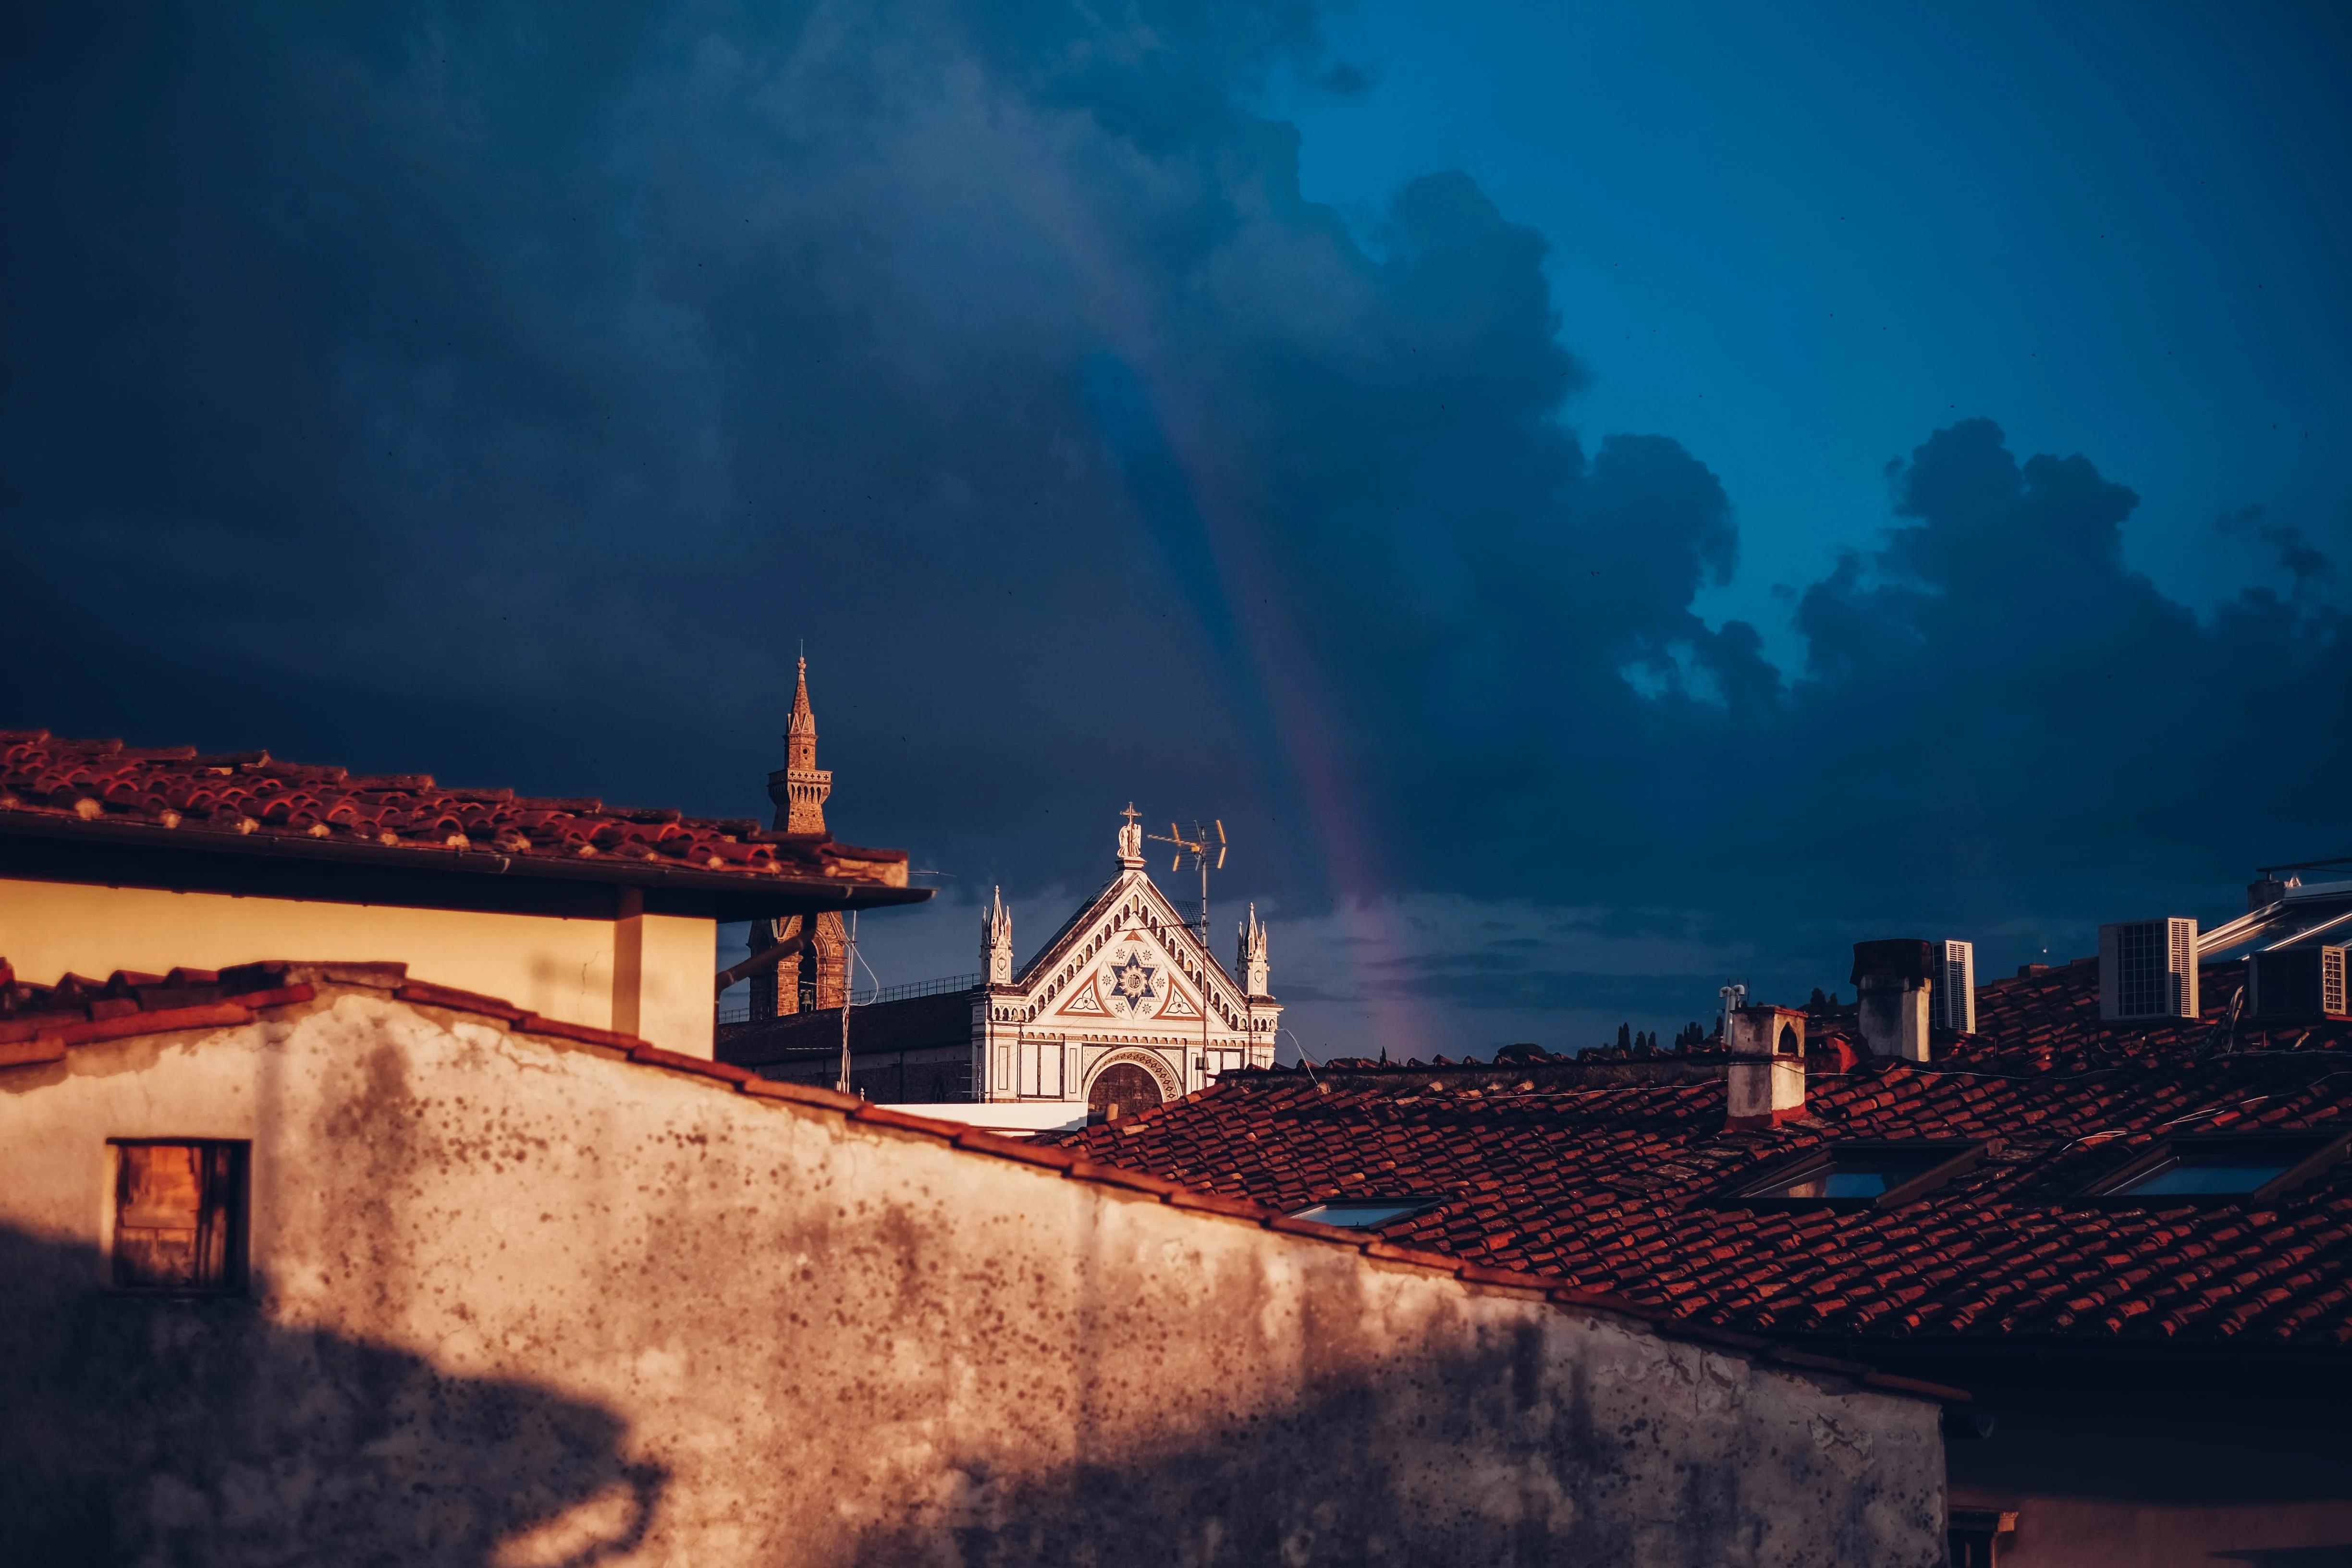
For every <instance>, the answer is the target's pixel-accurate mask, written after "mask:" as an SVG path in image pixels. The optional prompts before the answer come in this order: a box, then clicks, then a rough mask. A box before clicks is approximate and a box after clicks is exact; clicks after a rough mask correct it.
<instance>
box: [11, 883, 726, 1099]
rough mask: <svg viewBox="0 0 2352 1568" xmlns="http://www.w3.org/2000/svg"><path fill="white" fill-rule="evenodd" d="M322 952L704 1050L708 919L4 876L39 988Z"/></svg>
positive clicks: (711, 950) (23, 953)
mask: <svg viewBox="0 0 2352 1568" xmlns="http://www.w3.org/2000/svg"><path fill="white" fill-rule="evenodd" d="M616 952H617V954H618V957H619V960H620V962H619V963H617V964H616V963H615V956H616ZM329 953H331V954H334V955H336V956H338V957H342V958H351V959H365V960H369V961H373V962H376V963H405V964H407V965H408V966H409V969H410V971H411V972H412V973H415V974H416V975H418V976H419V977H421V978H428V979H430V980H432V981H434V982H435V983H436V984H441V985H455V986H457V987H458V988H459V989H461V990H465V991H478V992H481V993H483V994H486V995H490V996H502V997H504V998H505V999H506V1000H508V1001H509V1002H512V1003H514V1004H515V1005H518V1006H521V1007H527V1008H529V1009H530V1010H531V1011H532V1012H534V1013H541V1014H544V1015H546V1016H548V1017H551V1018H562V1019H563V1020H564V1021H566V1022H567V1023H573V1024H585V1025H587V1026H589V1027H591V1028H595V1029H618V1030H620V1031H621V1032H622V1033H624V1034H634V1035H639V1036H642V1037H644V1038H646V1039H648V1040H651V1041H653V1042H654V1043H655V1044H656V1045H658V1046H660V1047H664V1048H665V1049H667V1050H673V1051H684V1052H686V1053H687V1054H688V1055H689V1056H698V1057H708V1056H709V1055H710V1051H711V1034H712V1028H713V1024H714V1017H715V1015H714V1012H713V1008H712V1005H711V1003H712V996H711V986H710V982H711V977H712V976H713V975H714V974H716V973H718V971H719V927H718V924H717V923H716V922H715V921H707V920H695V919H690V918H688V917H686V916H682V915H639V916H636V917H634V918H633V919H631V920H626V921H608V920H566V919H562V918H559V917H556V916H552V915H509V914H480V913H476V912H473V911H470V910H422V909H409V908H406V907H404V906H400V905H394V904H336V903H322V902H318V901H314V900H299V899H263V898H236V897H231V896H230V895H228V894H226V893H173V892H164V891H161V890H157V889H147V888H100V887H88V886H84V885H81V884H79V883H72V882H29V881H19V880H11V879H0V955H5V957H6V958H7V960H8V961H9V963H12V964H13V965H15V967H16V973H17V975H18V977H19V978H21V979H24V980H28V981H31V982H32V983H34V984H39V985H49V984H56V982H57V981H58V979H59V978H60V977H62V976H64V975H66V974H69V973H70V974H83V975H88V976H90V977H91V978H93V979H102V978H104V977H105V976H106V975H109V974H111V973H114V972H115V971H116V970H118V969H129V970H134V971H138V972H140V973H148V974H162V973H166V972H167V971H170V970H172V969H173V968H177V967H182V966H185V967H188V968H192V969H226V968H229V967H231V966H232V965H235V964H239V963H255V962H257V961H259V960H263V959H275V958H290V959H303V958H316V957H319V956H320V955H322V954H329Z"/></svg>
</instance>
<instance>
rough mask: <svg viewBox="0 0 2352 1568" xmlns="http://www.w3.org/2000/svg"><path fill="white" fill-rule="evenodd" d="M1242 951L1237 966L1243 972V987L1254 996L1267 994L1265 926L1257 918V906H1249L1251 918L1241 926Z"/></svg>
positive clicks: (1238, 956) (1238, 955)
mask: <svg viewBox="0 0 2352 1568" xmlns="http://www.w3.org/2000/svg"><path fill="white" fill-rule="evenodd" d="M1241 937H1242V940H1241V951H1240V952H1239V953H1238V954H1237V955H1236V957H1237V960H1238V962H1237V963H1236V964H1235V967H1236V968H1238V969H1239V970H1240V971H1241V973H1242V989H1243V990H1244V991H1245V992H1246V993H1247V994H1250V995H1252V996H1263V995H1265V994H1266V990H1265V985H1266V975H1267V964H1266V957H1265V925H1264V924H1263V923H1262V922H1261V921H1259V920H1258V918H1257V906H1256V905H1255V904H1252V905H1251V906H1250V907H1249V919H1248V920H1247V921H1244V922H1243V924H1242V927H1241Z"/></svg>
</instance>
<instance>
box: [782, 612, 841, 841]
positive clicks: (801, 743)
mask: <svg viewBox="0 0 2352 1568" xmlns="http://www.w3.org/2000/svg"><path fill="white" fill-rule="evenodd" d="M832 794H833V775H832V774H831V773H827V772H826V771H824V769H823V768H820V767H818V766H817V765H816V715H815V714H814V712H812V711H810V710H809V696H808V657H807V656H806V655H805V654H803V656H802V657H801V668H800V678H799V679H798V680H797V681H796V682H795V683H794V685H793V716H792V720H791V721H790V722H788V723H787V724H786V725H785V726H784V765H783V766H782V767H781V768H779V769H777V770H776V771H775V772H774V773H770V774H769V775H768V798H769V799H770V800H772V801H774V802H775V803H776V826H777V827H778V829H780V830H781V831H782V832H785V833H814V834H816V835H817V836H818V837H824V834H825V826H824V803H825V800H826V798H827V797H828V796H830V795H832Z"/></svg>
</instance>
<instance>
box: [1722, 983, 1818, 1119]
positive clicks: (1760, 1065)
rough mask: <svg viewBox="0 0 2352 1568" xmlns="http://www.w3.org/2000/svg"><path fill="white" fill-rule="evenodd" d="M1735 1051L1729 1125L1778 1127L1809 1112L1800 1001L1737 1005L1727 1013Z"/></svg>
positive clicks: (1726, 1036)
mask: <svg viewBox="0 0 2352 1568" xmlns="http://www.w3.org/2000/svg"><path fill="white" fill-rule="evenodd" d="M1723 1041H1724V1045H1725V1046H1726V1047H1727V1048H1728V1049H1729V1050H1730V1052H1731V1070H1730V1073H1729V1074H1728V1078H1727V1082H1728V1087H1729V1089H1730V1094H1729V1100H1728V1105H1727V1110H1726V1114H1725V1116H1724V1121H1723V1125H1724V1129H1725V1131H1740V1130H1744V1129H1747V1128H1752V1127H1773V1126H1778V1125H1779V1124H1780V1123H1781V1122H1783V1121H1790V1120H1792V1119H1794V1118H1796V1117H1800V1116H1802V1115H1803V1114H1804V1113H1805V1016H1804V1015H1803V1014H1802V1013H1800V1012H1798V1011H1797V1010H1796V1009H1795V1008H1794V1007H1736V1008H1733V1009H1732V1010H1731V1011H1730V1012H1728V1013H1727V1014H1725V1015H1724V1020H1723Z"/></svg>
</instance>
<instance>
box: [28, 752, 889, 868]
mask: <svg viewBox="0 0 2352 1568" xmlns="http://www.w3.org/2000/svg"><path fill="white" fill-rule="evenodd" d="M77 822H79V823H87V824H90V825H92V826H100V827H103V826H109V825H120V826H137V827H144V828H148V829H162V830H169V831H173V832H177V833H183V834H187V835H190V836H195V837H210V838H214V839H221V838H225V837H248V838H252V839H256V840H264V841H267V840H278V841H283V840H289V839H291V840H316V841H318V843H319V845H320V847H322V848H329V849H331V848H332V847H347V848H351V849H354V850H364V851H369V852H374V851H381V850H386V849H389V850H394V851H400V852H405V853H406V854H411V855H414V856H415V857H417V858H420V859H421V858H428V857H432V856H435V855H436V853H442V852H446V851H448V850H453V849H454V850H474V851H481V852H486V853H488V854H492V855H495V856H498V857H502V858H505V859H506V860H508V861H509V862H520V863H521V864H523V865H526V866H528V865H531V864H533V863H539V864H549V863H562V864H564V865H566V867H567V868H569V869H572V870H573V871H574V872H575V873H576V871H577V870H578V869H579V868H581V867H582V864H583V862H584V863H591V864H598V863H601V864H602V865H604V866H610V867H612V868H614V870H615V872H616V875H615V876H614V879H615V880H625V879H627V878H625V876H623V875H619V874H617V873H618V872H619V870H620V868H625V867H628V866H632V865H642V864H645V863H651V864H653V865H656V866H665V867H674V868H679V869H681V870H688V871H692V872H697V873H706V872H707V873H716V874H719V875H720V876H723V877H730V878H735V879H741V880H743V881H746V882H757V881H764V880H769V879H777V880H808V879H824V880H832V881H845V882H861V883H873V884H879V885H884V886H890V887H904V886H905V885H906V880H907V855H906V852H905V851H904V850H899V849H863V848H857V847H852V846H849V845H844V844H835V843H833V842H831V841H830V840H826V839H821V838H817V837H810V836H806V835H800V836H793V835H787V834H782V833H773V832H769V831H766V830H764V829H762V828H761V826H759V824H758V823H756V822H753V821H750V820H740V821H738V820H713V819H709V818H702V817H691V816H685V815H683V814H682V813H679V812H677V811H672V810H667V809H657V810H632V809H625V808H622V807H616V806H607V805H605V804H604V802H602V801H600V800H549V799H540V798H535V797H532V796H529V795H516V794H515V793H514V792H513V791H512V790H505V789H448V788H445V787H443V786H441V785H440V784H436V783H435V782H434V781H433V779H432V778H431V776H430V775H427V774H424V773H403V774H396V775H389V776H380V777H364V776H363V777H356V778H355V777H353V776H352V775H351V774H350V773H347V772H346V771H345V770H343V769H341V768H336V767H312V766H307V765H304V764H299V763H281V762H278V761H276V760H275V759H273V758H272V757H271V756H270V755H269V754H268V752H235V753H230V754H226V755H213V756H205V755H200V754H199V753H198V752H196V751H195V749H194V747H189V746H177V747H163V748H150V749H135V748H131V747H126V746H124V745H123V744H122V742H120V741H68V740H60V739H58V738H57V737H55V736H52V735H51V734H49V733H48V731H46V730H30V731H26V730H16V731H0V831H9V830H15V831H20V832H21V831H28V830H38V829H41V828H44V827H47V828H49V829H52V830H54V829H57V828H70V826H71V825H72V824H75V823H77ZM255 847H260V846H259V844H257V845H256V846H255ZM373 858H377V859H379V860H381V859H382V857H381V856H380V855H376V856H374V857H373Z"/></svg>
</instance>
